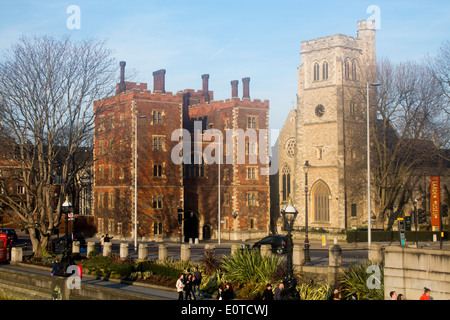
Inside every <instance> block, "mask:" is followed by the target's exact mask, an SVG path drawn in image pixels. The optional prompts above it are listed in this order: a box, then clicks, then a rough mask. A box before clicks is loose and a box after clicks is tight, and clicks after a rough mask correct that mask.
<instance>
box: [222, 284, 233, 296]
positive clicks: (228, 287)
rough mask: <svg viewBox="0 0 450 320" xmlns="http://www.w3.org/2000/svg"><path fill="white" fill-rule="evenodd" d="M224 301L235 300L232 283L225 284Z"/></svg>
mask: <svg viewBox="0 0 450 320" xmlns="http://www.w3.org/2000/svg"><path fill="white" fill-rule="evenodd" d="M222 297H223V300H233V299H234V298H235V294H234V291H233V287H232V286H231V285H230V283H229V282H228V283H226V284H225V289H224V290H223V296H222Z"/></svg>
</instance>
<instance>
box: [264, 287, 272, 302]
mask: <svg viewBox="0 0 450 320" xmlns="http://www.w3.org/2000/svg"><path fill="white" fill-rule="evenodd" d="M262 298H263V300H273V291H272V285H271V284H270V283H268V284H267V286H266V290H264V292H263V295H262Z"/></svg>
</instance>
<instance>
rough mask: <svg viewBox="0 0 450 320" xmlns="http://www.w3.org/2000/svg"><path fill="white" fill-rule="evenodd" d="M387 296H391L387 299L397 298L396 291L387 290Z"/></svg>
mask: <svg viewBox="0 0 450 320" xmlns="http://www.w3.org/2000/svg"><path fill="white" fill-rule="evenodd" d="M389 296H390V297H391V298H390V299H389V300H397V292H395V291H391V292H389Z"/></svg>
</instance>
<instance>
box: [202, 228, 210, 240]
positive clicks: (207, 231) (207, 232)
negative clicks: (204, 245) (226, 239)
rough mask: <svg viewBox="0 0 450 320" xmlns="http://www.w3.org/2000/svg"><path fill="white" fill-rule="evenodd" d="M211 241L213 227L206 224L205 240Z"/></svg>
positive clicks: (204, 229) (204, 230)
mask: <svg viewBox="0 0 450 320" xmlns="http://www.w3.org/2000/svg"><path fill="white" fill-rule="evenodd" d="M209 239H211V226H210V225H209V224H205V225H204V226H203V240H209Z"/></svg>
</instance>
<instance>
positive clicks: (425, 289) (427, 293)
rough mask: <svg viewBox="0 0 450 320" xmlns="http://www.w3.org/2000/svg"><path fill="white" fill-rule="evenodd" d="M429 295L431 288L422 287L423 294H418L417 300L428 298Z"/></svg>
mask: <svg viewBox="0 0 450 320" xmlns="http://www.w3.org/2000/svg"><path fill="white" fill-rule="evenodd" d="M430 296H431V290H430V289H428V288H427V287H424V288H423V294H422V295H421V296H420V299H419V300H430V298H431V297H430Z"/></svg>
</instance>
